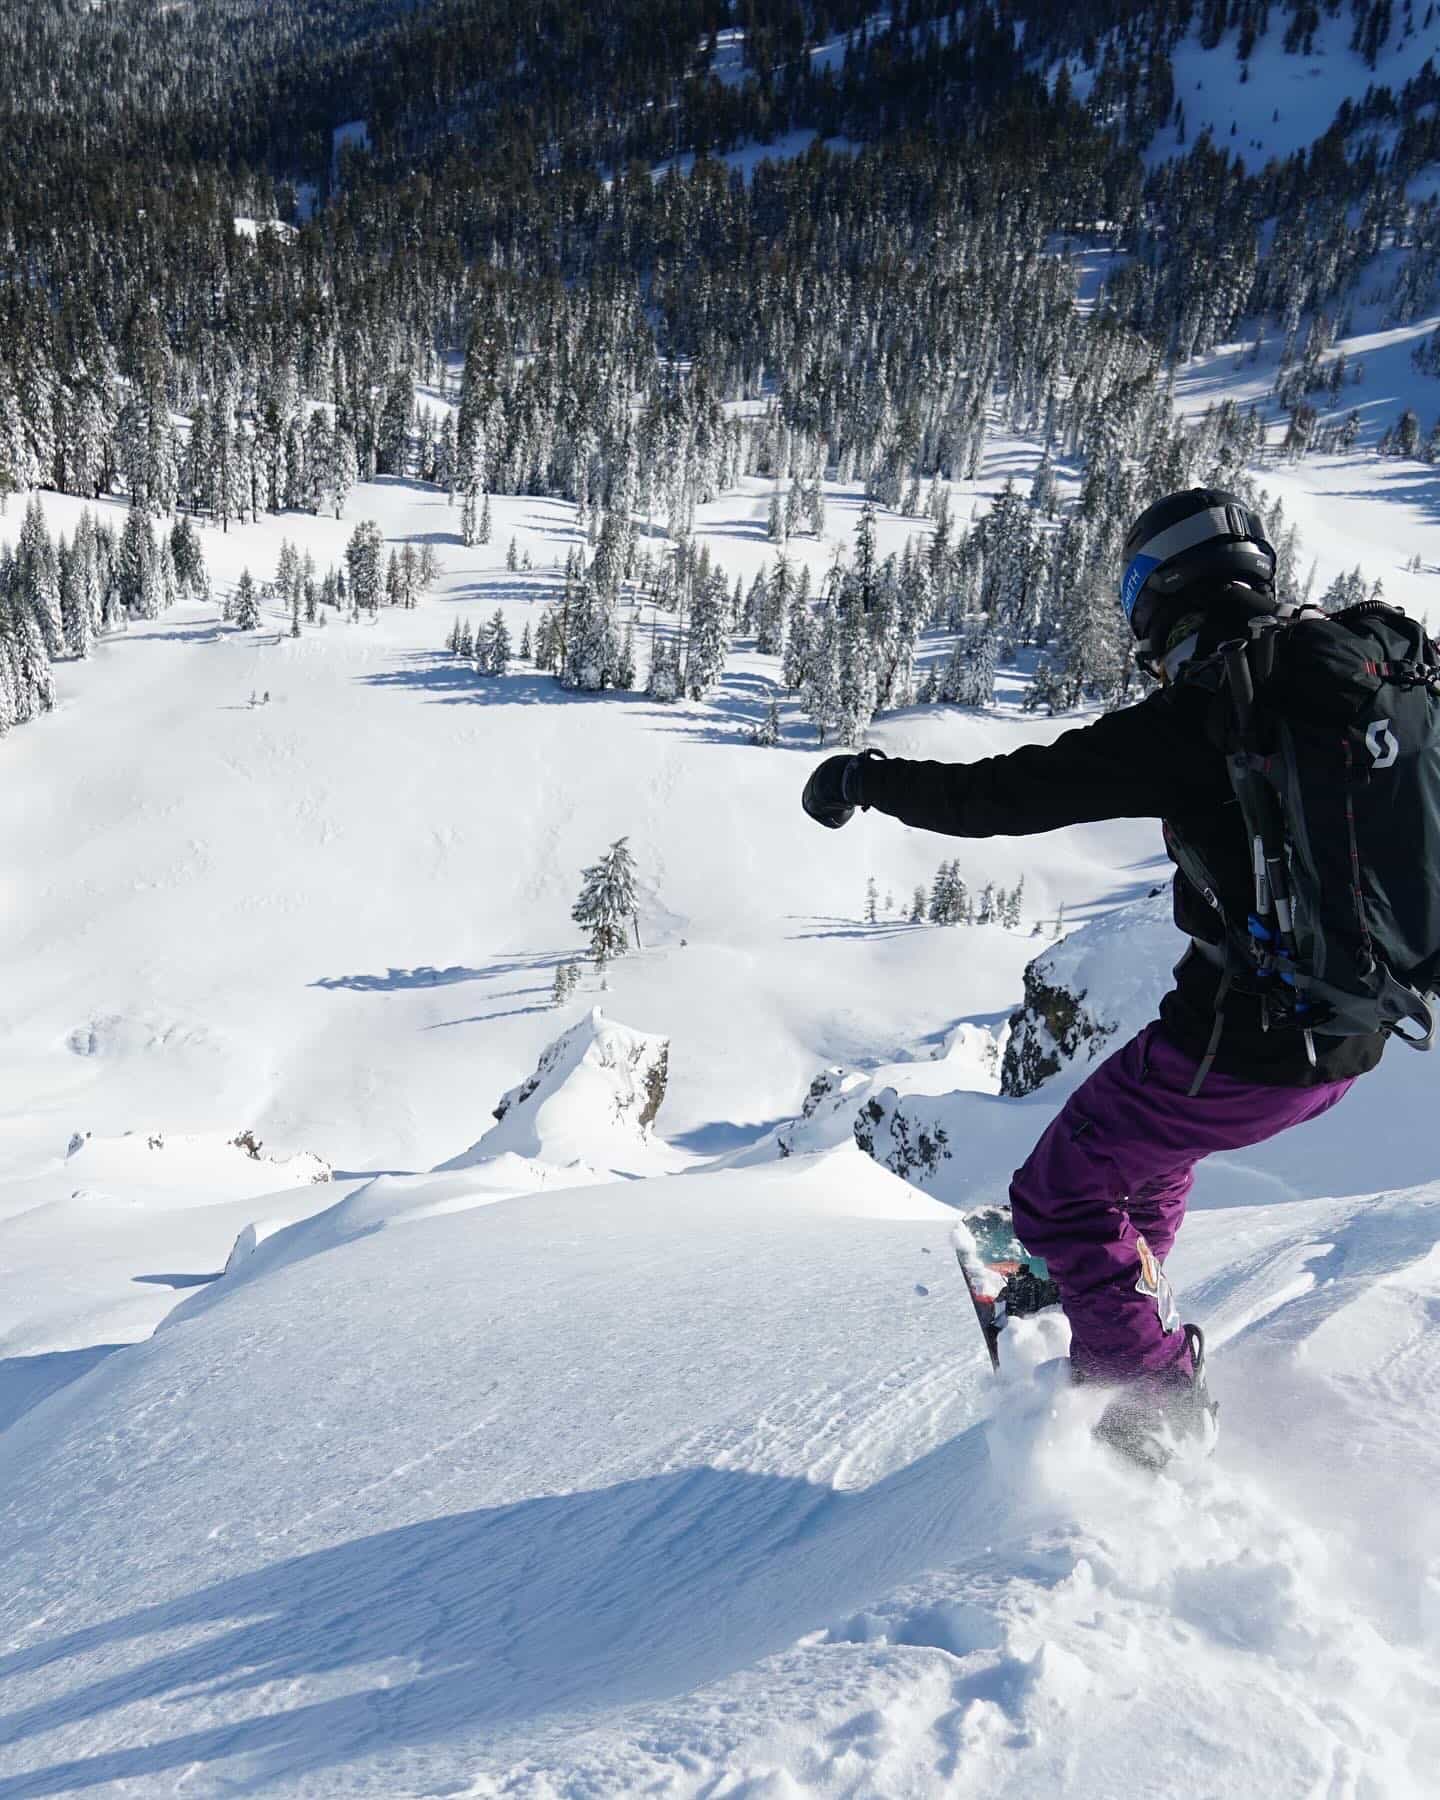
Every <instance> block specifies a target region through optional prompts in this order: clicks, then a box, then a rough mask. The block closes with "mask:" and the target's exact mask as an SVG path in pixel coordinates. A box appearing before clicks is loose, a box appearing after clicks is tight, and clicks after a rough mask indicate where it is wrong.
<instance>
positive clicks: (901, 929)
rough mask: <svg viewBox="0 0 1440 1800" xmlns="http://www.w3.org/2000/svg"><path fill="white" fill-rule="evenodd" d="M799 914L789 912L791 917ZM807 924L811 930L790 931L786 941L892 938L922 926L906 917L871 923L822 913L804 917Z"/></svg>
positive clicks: (919, 928)
mask: <svg viewBox="0 0 1440 1800" xmlns="http://www.w3.org/2000/svg"><path fill="white" fill-rule="evenodd" d="M800 916H801V915H799V914H796V913H791V914H790V917H791V918H792V919H794V918H798V917H800ZM805 923H806V924H807V925H812V926H814V928H815V929H814V930H812V931H792V932H791V933H790V934H789V936H788V937H787V938H786V940H785V941H786V943H789V944H798V943H800V942H802V941H803V940H804V939H806V938H893V937H903V936H904V935H905V934H906V933H907V932H911V931H921V930H923V929H924V926H922V925H920V924H913V925H912V924H911V922H910V920H909V919H908V918H906V919H895V918H890V919H877V920H876V921H875V923H874V924H873V925H872V924H870V922H869V921H868V920H866V919H838V918H825V917H824V916H823V915H819V914H817V915H815V916H814V917H807V918H805Z"/></svg>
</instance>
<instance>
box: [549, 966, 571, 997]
mask: <svg viewBox="0 0 1440 1800" xmlns="http://www.w3.org/2000/svg"><path fill="white" fill-rule="evenodd" d="M569 998H570V965H569V964H568V963H556V965H555V985H554V987H552V988H551V990H550V1004H551V1005H552V1006H563V1005H564V1004H565V1002H566V1001H567V1000H568V999H569Z"/></svg>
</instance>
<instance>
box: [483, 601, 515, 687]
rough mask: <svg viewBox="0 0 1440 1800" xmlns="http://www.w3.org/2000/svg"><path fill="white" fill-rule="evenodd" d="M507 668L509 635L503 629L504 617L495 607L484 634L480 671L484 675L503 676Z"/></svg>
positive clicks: (508, 662) (508, 664) (504, 628)
mask: <svg viewBox="0 0 1440 1800" xmlns="http://www.w3.org/2000/svg"><path fill="white" fill-rule="evenodd" d="M509 666H510V633H509V631H508V630H507V629H506V627H505V618H504V615H503V614H502V613H501V611H500V608H499V607H498V606H497V607H496V608H495V611H494V613H493V614H492V615H491V618H490V624H489V626H488V628H487V630H486V632H485V648H484V652H483V655H482V656H481V660H480V670H481V673H482V674H485V675H503V674H504V673H505V672H506V670H507V669H508V668H509Z"/></svg>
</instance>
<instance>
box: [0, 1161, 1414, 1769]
mask: <svg viewBox="0 0 1440 1800" xmlns="http://www.w3.org/2000/svg"><path fill="white" fill-rule="evenodd" d="M457 1179H458V1178H457ZM948 1217H949V1215H948V1212H947V1211H946V1209H945V1208H943V1207H941V1206H939V1205H937V1204H936V1203H935V1202H933V1201H929V1200H927V1199H925V1198H924V1197H923V1196H921V1195H920V1194H918V1193H917V1192H916V1191H915V1189H914V1188H913V1187H910V1186H908V1185H906V1184H904V1183H902V1182H899V1181H897V1180H895V1179H894V1178H893V1177H890V1176H888V1175H886V1174H885V1173H884V1172H883V1171H881V1170H880V1169H879V1168H877V1167H876V1165H875V1164H874V1163H872V1162H870V1161H869V1160H868V1159H866V1158H863V1157H862V1156H861V1155H860V1154H859V1153H858V1152H857V1151H855V1150H854V1149H853V1148H851V1149H841V1150H838V1151H835V1152H831V1153H828V1154H826V1155H822V1156H819V1157H811V1158H792V1159H791V1160H789V1161H785V1162H778V1163H772V1164H770V1165H769V1166H768V1167H767V1168H765V1169H747V1170H743V1171H732V1172H730V1173H728V1174H719V1175H710V1176H706V1177H699V1178H697V1177H678V1178H670V1179H669V1180H657V1181H647V1182H641V1183H631V1184H621V1185H619V1186H616V1185H613V1184H612V1185H608V1186H606V1187H603V1188H600V1189H592V1190H577V1191H574V1192H572V1193H570V1194H556V1195H550V1196H538V1195H537V1196H530V1197H525V1198H517V1199H512V1200H508V1201H503V1202H500V1203H498V1204H488V1205H482V1206H480V1207H479V1208H478V1209H477V1210H469V1211H463V1212H451V1213H448V1214H446V1215H444V1216H440V1217H431V1218H429V1219H426V1220H421V1221H416V1220H411V1221H410V1222H409V1223H408V1224H407V1226H406V1228H405V1231H404V1233H403V1242H402V1241H401V1240H400V1239H399V1238H397V1237H396V1236H395V1235H394V1234H392V1233H391V1232H389V1231H376V1230H374V1229H370V1230H368V1231H365V1232H362V1233H358V1234H355V1235H349V1236H343V1237H339V1238H337V1239H336V1240H335V1241H333V1242H332V1243H331V1244H330V1245H329V1247H327V1248H325V1249H324V1250H323V1251H321V1252H318V1253H315V1254H312V1255H309V1256H306V1257H303V1258H299V1259H289V1260H283V1259H282V1260H280V1261H277V1262H274V1263H272V1264H270V1265H269V1266H268V1267H267V1268H265V1269H263V1270H261V1271H260V1272H259V1273H257V1274H255V1275H253V1276H251V1277H250V1278H248V1279H246V1280H243V1281H241V1282H239V1283H238V1284H237V1283H232V1282H230V1281H226V1282H222V1283H220V1284H219V1285H218V1286H216V1287H215V1288H212V1289H210V1290H207V1291H206V1292H205V1293H204V1294H203V1295H202V1296H199V1297H197V1298H196V1299H195V1300H193V1301H191V1302H189V1303H188V1304H187V1305H186V1306H184V1307H183V1308H182V1309H181V1310H180V1312H179V1313H178V1314H177V1315H176V1317H175V1320H174V1322H173V1323H172V1324H171V1325H170V1326H168V1327H167V1328H166V1329H165V1330H163V1331H161V1332H160V1333H159V1334H158V1335H157V1336H156V1337H155V1338H154V1339H153V1340H151V1341H150V1342H149V1343H146V1344H143V1345H138V1346H135V1347H133V1348H131V1349H129V1350H126V1351H124V1352H123V1353H121V1354H119V1355H116V1356H114V1357H112V1358H110V1359H109V1360H107V1361H106V1362H105V1363H104V1365H103V1366H101V1367H100V1368H98V1369H96V1370H94V1371H92V1372H91V1373H90V1374H89V1375H87V1376H85V1377H84V1378H83V1379H81V1380H79V1381H77V1382H75V1383H74V1384H72V1385H71V1386H70V1387H69V1388H68V1389H67V1390H66V1391H65V1392H64V1393H63V1394H61V1395H58V1396H55V1397H54V1398H52V1399H50V1400H49V1401H47V1402H45V1403H44V1404H43V1405H42V1406H39V1407H37V1408H35V1409H34V1410H33V1411H31V1412H30V1413H29V1414H27V1416H26V1417H25V1418H24V1419H22V1420H21V1421H20V1422H19V1424H17V1425H15V1426H13V1427H12V1428H11V1430H10V1431H9V1432H8V1433H7V1434H6V1437H7V1444H6V1448H7V1455H6V1457H5V1459H4V1464H3V1468H0V1533H3V1541H4V1542H5V1543H6V1545H7V1553H6V1572H7V1578H6V1581H5V1584H4V1593H3V1596H0V1618H3V1624H0V1644H3V1646H4V1650H3V1655H0V1681H3V1684H4V1685H3V1693H4V1708H5V1711H4V1728H3V1731H0V1746H3V1747H0V1792H5V1793H8V1794H13V1795H17V1796H18V1795H21V1794H26V1795H38V1794H42V1793H51V1792H62V1791H70V1790H74V1789H86V1790H104V1791H110V1792H116V1793H121V1792H135V1793H171V1792H174V1793H181V1792H183V1793H186V1794H191V1793H199V1794H219V1793H234V1792H256V1793H260V1792H263V1793H267V1794H270V1793H273V1794H311V1795H328V1794H335V1793H338V1792H369V1793H376V1794H386V1795H391V1796H399V1795H421V1794H437V1793H451V1794H455V1793H471V1794H489V1795H499V1794H506V1795H522V1794H523V1795H534V1796H540V1795H554V1794H559V1793H574V1794H579V1793H586V1794H596V1795H620V1794H631V1793H638V1792H656V1793H668V1794H676V1795H700V1794H715V1793H747V1792H748V1793H755V1794H761V1793H773V1794H803V1793H826V1794H852V1795H860V1794H886V1795H890V1794H895V1795H900V1794H922V1793H934V1792H955V1793H985V1794H987V1795H1001V1794H1005V1795H1020V1794H1023V1793H1029V1792H1034V1791H1036V1789H1037V1788H1039V1787H1049V1788H1050V1789H1052V1790H1055V1789H1056V1784H1057V1783H1058V1784H1059V1791H1064V1792H1066V1793H1067V1794H1075V1795H1102V1794H1114V1793H1117V1792H1133V1791H1137V1789H1136V1788H1135V1787H1134V1786H1133V1782H1134V1779H1135V1775H1134V1770H1135V1758H1136V1756H1137V1754H1142V1755H1143V1758H1144V1791H1148V1792H1153V1793H1164V1794H1171V1793H1181V1792H1186V1793H1208V1794H1221V1793H1233V1792H1237V1791H1243V1792H1263V1793H1266V1794H1273V1795H1276V1796H1284V1795H1296V1796H1298V1795H1302V1794H1311V1793H1315V1792H1339V1793H1353V1794H1357V1795H1359V1794H1375V1795H1381V1794H1383V1795H1386V1796H1403V1795H1410V1794H1414V1795H1419V1794H1421V1793H1423V1792H1424V1791H1425V1782H1426V1781H1427V1780H1428V1776H1427V1775H1426V1773H1425V1771H1426V1770H1427V1769H1432V1768H1433V1758H1434V1755H1435V1753H1436V1750H1437V1748H1440V1746H1437V1743H1436V1740H1435V1724H1434V1721H1435V1719H1436V1717H1437V1716H1440V1715H1437V1707H1436V1703H1437V1700H1440V1693H1437V1689H1436V1685H1435V1674H1434V1670H1435V1665H1434V1661H1433V1657H1434V1653H1435V1650H1436V1648H1437V1637H1436V1633H1437V1626H1440V1617H1437V1614H1436V1611H1435V1608H1434V1606H1433V1592H1434V1584H1435V1579H1436V1574H1437V1570H1436V1567H1435V1563H1434V1552H1433V1546H1431V1545H1430V1544H1429V1542H1428V1540H1427V1536H1426V1531H1425V1522H1426V1519H1427V1517H1428V1493H1429V1492H1430V1491H1433V1484H1434V1481H1435V1480H1436V1478H1437V1477H1440V1466H1437V1465H1440V1452H1437V1450H1436V1447H1435V1445H1434V1443H1433V1441H1432V1438H1431V1436H1430V1435H1428V1434H1424V1433H1421V1434H1418V1438H1417V1433H1416V1431H1415V1429H1414V1425H1415V1410H1414V1409H1415V1408H1416V1406H1417V1404H1423V1402H1424V1399H1425V1392H1424V1382H1425V1370H1426V1368H1427V1366H1429V1365H1430V1364H1431V1363H1432V1362H1433V1356H1434V1352H1435V1341H1434V1340H1435V1332H1436V1326H1435V1317H1436V1313H1437V1305H1436V1303H1437V1300H1440V1288H1437V1282H1440V1269H1437V1265H1436V1259H1435V1255H1434V1252H1433V1245H1434V1243H1435V1240H1436V1235H1437V1226H1440V1189H1436V1188H1429V1189H1422V1190H1419V1191H1416V1192H1414V1193H1411V1194H1401V1195H1395V1196H1391V1197H1388V1198H1382V1199H1378V1200H1371V1201H1364V1202H1346V1203H1341V1202H1329V1203H1325V1204H1322V1205H1311V1206H1308V1207H1303V1208H1293V1209H1289V1210H1283V1209H1272V1210H1270V1211H1267V1212H1265V1213H1263V1214H1262V1213H1252V1214H1249V1215H1242V1217H1243V1218H1245V1219H1246V1221H1247V1223H1246V1225H1245V1227H1244V1229H1242V1230H1240V1231H1237V1230H1236V1228H1235V1226H1234V1223H1233V1221H1230V1220H1226V1221H1221V1220H1220V1219H1219V1218H1218V1217H1216V1216H1214V1215H1210V1216H1205V1217H1202V1218H1201V1219H1199V1220H1197V1221H1196V1222H1195V1227H1194V1228H1192V1232H1191V1234H1190V1241H1189V1242H1188V1243H1187V1245H1186V1248H1185V1252H1184V1259H1183V1271H1182V1273H1181V1279H1182V1282H1183V1283H1184V1284H1185V1285H1186V1286H1187V1287H1188V1289H1189V1290H1190V1291H1192V1292H1194V1293H1197V1294H1203V1295H1204V1297H1205V1302H1206V1311H1207V1316H1208V1317H1209V1318H1210V1319H1211V1320H1212V1326H1213V1328H1214V1329H1215V1330H1216V1335H1217V1337H1218V1338H1222V1339H1223V1338H1226V1337H1228V1338H1229V1339H1230V1340H1231V1341H1230V1344H1229V1345H1228V1347H1227V1349H1226V1351H1225V1352H1224V1353H1223V1355H1222V1358H1221V1366H1222V1367H1223V1369H1224V1370H1225V1372H1226V1376H1225V1384H1224V1388H1223V1392H1224V1395H1225V1404H1226V1408H1227V1445H1226V1455H1225V1458H1224V1460H1223V1462H1221V1463H1220V1464H1218V1465H1216V1466H1214V1467H1212V1468H1210V1469H1208V1470H1206V1471H1204V1472H1202V1473H1201V1474H1200V1475H1199V1476H1198V1477H1197V1478H1196V1479H1195V1481H1194V1484H1193V1485H1191V1486H1182V1485H1179V1484H1177V1483H1175V1482H1172V1481H1169V1480H1163V1481H1160V1482H1150V1481H1147V1480H1145V1479H1143V1478H1140V1477H1129V1476H1126V1475H1125V1474H1124V1473H1123V1472H1121V1471H1120V1470H1119V1469H1118V1468H1115V1467H1111V1466H1108V1465H1107V1464H1106V1463H1104V1462H1103V1461H1101V1460H1100V1459H1099V1455H1098V1453H1097V1452H1095V1451H1093V1450H1091V1449H1089V1448H1088V1447H1087V1445H1086V1442H1085V1436H1084V1430H1085V1415H1084V1411H1083V1408H1082V1407H1081V1405H1080V1402H1079V1401H1078V1400H1077V1399H1075V1398H1074V1397H1072V1396H1071V1395H1070V1394H1068V1393H1058V1392H1055V1393H1052V1392H1051V1390H1050V1389H1049V1388H1048V1387H1047V1385H1046V1383H1045V1381H1044V1380H1043V1379H1041V1380H1039V1381H1037V1382H1035V1383H1033V1384H1032V1383H1021V1384H1019V1385H1017V1386H1016V1387H1015V1388H1014V1389H1013V1390H1011V1391H1009V1392H1008V1393H1007V1394H1006V1395H1005V1397H1004V1399H1003V1401H1002V1406H1001V1410H1000V1412H999V1413H998V1414H997V1415H994V1417H993V1419H992V1420H991V1422H990V1423H986V1420H987V1417H989V1416H990V1415H991V1413H992V1408H993V1404H994V1402H993V1396H992V1392H991V1386H990V1383H991V1377H990V1375H989V1372H988V1368H987V1367H986V1366H984V1363H983V1355H981V1354H977V1351H978V1344H977V1343H976V1342H975V1341H974V1332H973V1324H972V1322H971V1321H970V1320H969V1319H968V1317H967V1315H966V1310H965V1307H966V1303H965V1301H964V1297H963V1291H962V1290H961V1288H960V1283H959V1277H958V1272H957V1271H956V1269H955V1266H954V1263H953V1261H952V1260H951V1259H950V1256H949V1248H948V1242H947V1229H946V1220H947V1218H948ZM319 1223H320V1222H319V1221H317V1225H318V1224H319ZM372 1223H378V1220H377V1221H373V1222H372ZM300 1229H301V1230H302V1231H303V1230H304V1229H306V1228H300ZM1177 1260H1178V1259H1177ZM1055 1348H1056V1345H1055V1343H1054V1341H1053V1339H1051V1338H1049V1337H1047V1335H1046V1333H1044V1332H1041V1331H1038V1330H1037V1331H1035V1332H1034V1333H1033V1334H1032V1335H1031V1336H1030V1337H1029V1338H1028V1339H1022V1341H1021V1342H1020V1344H1019V1346H1018V1349H1019V1353H1020V1361H1021V1362H1022V1363H1023V1362H1028V1361H1033V1360H1034V1359H1035V1358H1037V1357H1042V1356H1043V1355H1044V1354H1045V1353H1046V1352H1047V1351H1053V1350H1054V1349H1055ZM1047 1396H1048V1397H1047ZM1277 1428H1279V1429H1281V1431H1282V1433H1283V1435H1282V1440H1281V1441H1282V1442H1283V1444H1284V1454H1283V1455H1282V1456H1280V1457H1277V1456H1276V1454H1275V1450H1276V1432H1277ZM1337 1443H1338V1444H1341V1445H1343V1446H1344V1452H1343V1455H1342V1459H1341V1463H1340V1465H1339V1466H1338V1467H1337V1465H1336V1461H1335V1447H1336V1445H1337ZM1316 1483H1323V1492H1322V1493H1321V1495H1320V1498H1319V1500H1318V1502H1317V1501H1316V1500H1315V1499H1314V1498H1313V1497H1312V1490H1313V1486H1314V1484H1316ZM1301 1495H1305V1496H1306V1498H1305V1500H1304V1503H1303V1505H1301V1504H1300V1496H1301ZM1346 1497H1348V1499H1349V1501H1351V1502H1353V1501H1354V1500H1355V1499H1357V1498H1360V1497H1364V1498H1365V1499H1367V1500H1369V1499H1370V1498H1372V1497H1373V1500H1374V1503H1375V1509H1376V1510H1374V1511H1373V1512H1371V1513H1369V1515H1368V1519H1367V1524H1368V1525H1369V1527H1370V1528H1371V1530H1370V1531H1368V1532H1367V1534H1366V1535H1365V1536H1364V1537H1362V1538H1360V1539H1358V1540H1357V1537H1356V1534H1355V1530H1354V1519H1353V1516H1352V1515H1351V1513H1350V1510H1349V1506H1348V1505H1347V1504H1346V1503H1345V1499H1346ZM1137 1744H1140V1745H1142V1746H1143V1750H1141V1751H1139V1752H1137V1748H1136V1746H1137Z"/></svg>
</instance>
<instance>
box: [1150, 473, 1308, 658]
mask: <svg viewBox="0 0 1440 1800" xmlns="http://www.w3.org/2000/svg"><path fill="white" fill-rule="evenodd" d="M1201 584H1203V586H1204V589H1205V590H1206V591H1205V592H1203V593H1201V592H1199V591H1196V592H1194V593H1191V592H1190V591H1189V590H1190V589H1192V588H1194V589H1197V590H1198V589H1199V587H1200V586H1201ZM1181 595H1183V596H1184V601H1183V605H1184V606H1185V607H1188V608H1195V609H1197V610H1198V609H1201V608H1204V607H1206V606H1207V605H1209V604H1212V603H1214V602H1224V601H1229V602H1231V603H1232V604H1233V603H1235V602H1242V603H1243V610H1244V611H1246V612H1250V613H1262V612H1273V611H1274V609H1275V552H1274V550H1273V549H1272V548H1271V546H1270V543H1269V540H1268V539H1267V538H1266V536H1265V525H1264V522H1263V520H1262V519H1261V518H1260V516H1259V515H1258V514H1257V513H1253V512H1251V510H1250V508H1249V507H1248V506H1246V504H1245V502H1244V501H1243V500H1241V499H1240V498H1239V497H1238V496H1237V495H1235V494H1227V493H1226V492H1225V490H1224V489H1223V488H1188V489H1187V490H1186V491H1185V492H1184V493H1183V494H1168V495H1167V496H1166V497H1165V499H1163V500H1157V501H1156V502H1155V504H1154V505H1153V506H1147V507H1146V509H1145V511H1144V512H1143V513H1141V515H1140V517H1139V518H1138V519H1137V520H1136V521H1135V523H1134V524H1133V525H1132V526H1131V527H1130V535H1129V537H1127V538H1126V540H1125V573H1124V574H1123V575H1122V576H1121V578H1120V604H1121V606H1123V607H1124V609H1125V617H1126V618H1127V619H1128V620H1129V621H1130V629H1131V631H1133V632H1134V634H1135V636H1136V637H1137V638H1138V639H1139V640H1140V641H1141V642H1142V643H1145V642H1146V641H1147V640H1148V641H1149V642H1150V643H1151V644H1152V646H1153V644H1154V642H1155V640H1156V639H1157V638H1158V637H1159V636H1160V635H1161V634H1163V632H1164V631H1165V630H1167V629H1168V625H1169V623H1170V622H1171V621H1173V620H1174V619H1175V618H1176V616H1177V613H1178V611H1179V610H1180V609H1179V608H1178V607H1177V606H1176V605H1175V604H1174V602H1175V601H1177V599H1179V597H1180V596H1181Z"/></svg>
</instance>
